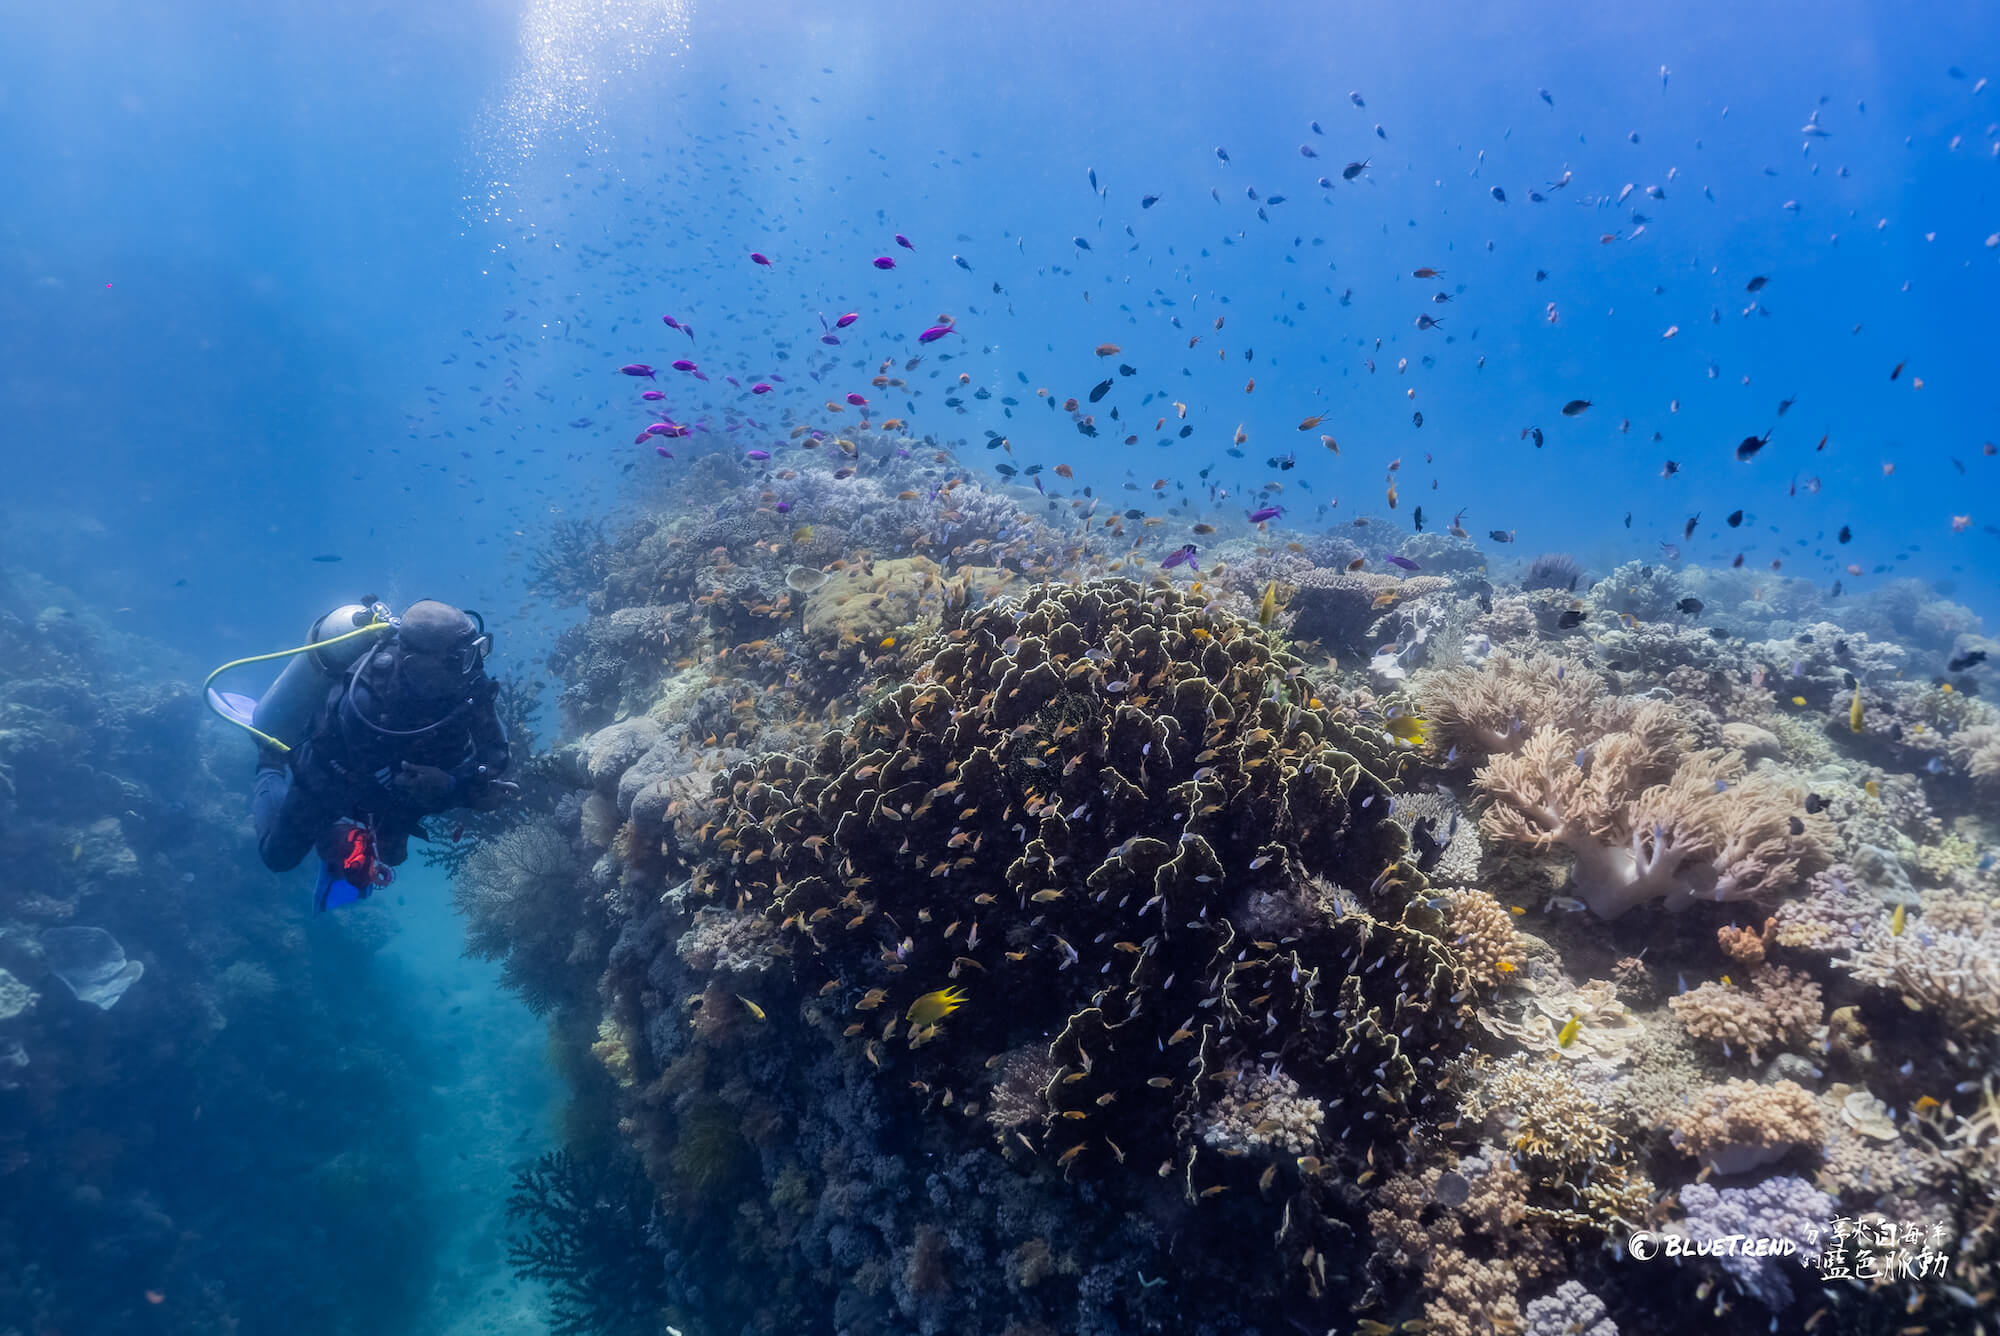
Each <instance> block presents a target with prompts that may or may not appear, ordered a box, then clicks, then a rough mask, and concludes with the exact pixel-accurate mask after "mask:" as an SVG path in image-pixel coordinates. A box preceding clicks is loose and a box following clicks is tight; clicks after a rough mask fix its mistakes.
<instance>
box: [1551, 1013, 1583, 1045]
mask: <svg viewBox="0 0 2000 1336" xmlns="http://www.w3.org/2000/svg"><path fill="white" fill-rule="evenodd" d="M1582 1028H1583V1017H1581V1016H1576V1015H1572V1016H1571V1017H1570V1018H1569V1019H1568V1020H1566V1021H1564V1022H1563V1028H1562V1029H1560V1030H1558V1031H1556V1047H1557V1048H1568V1047H1569V1046H1570V1045H1571V1044H1574V1043H1575V1042H1576V1032H1577V1031H1578V1030H1581V1029H1582Z"/></svg>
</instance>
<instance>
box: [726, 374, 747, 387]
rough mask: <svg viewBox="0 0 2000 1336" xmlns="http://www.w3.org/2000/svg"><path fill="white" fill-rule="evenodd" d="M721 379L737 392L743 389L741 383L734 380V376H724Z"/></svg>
mask: <svg viewBox="0 0 2000 1336" xmlns="http://www.w3.org/2000/svg"><path fill="white" fill-rule="evenodd" d="M723 379H724V380H726V381H728V382H729V383H730V384H731V385H733V386H735V387H736V388H737V389H739V390H740V389H742V388H743V382H742V381H740V380H738V379H736V377H734V376H724V377H723Z"/></svg>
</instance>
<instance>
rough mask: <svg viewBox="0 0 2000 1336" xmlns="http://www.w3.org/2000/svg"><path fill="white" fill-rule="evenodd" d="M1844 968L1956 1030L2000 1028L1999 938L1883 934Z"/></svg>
mask: <svg viewBox="0 0 2000 1336" xmlns="http://www.w3.org/2000/svg"><path fill="white" fill-rule="evenodd" d="M1845 964H1846V965H1847V968H1848V970H1849V971H1850V972H1851V973H1852V974H1853V975H1854V977H1855V978H1857V979H1859V980H1861V981H1862V982H1863V983H1870V984H1874V985H1875V986H1877V987H1879V988H1887V989H1890V990H1891V991H1893V992H1897V993H1900V994H1902V996H1903V997H1904V998H1905V999H1906V1000H1908V1001H1909V1002H1910V1003H1911V1004H1912V1005H1914V1006H1917V1007H1920V1008H1923V1009H1926V1010H1929V1011H1932V1012H1935V1013H1937V1014H1938V1015H1939V1016H1941V1017H1942V1018H1943V1019H1944V1020H1945V1022H1946V1023H1947V1024H1949V1025H1951V1026H1952V1027H1954V1028H1956V1029H1959V1030H1966V1031H1972V1032H1974V1033H1981V1034H1991V1033H1992V1032H1993V1031H1994V1030H1995V1029H2000V938H1995V937H1994V936H1993V935H1992V934H1975V933H1970V932H1956V931H1952V932H1936V931H1931V930H1928V929H1925V930H1919V931H1906V932H1904V933H1902V934H1900V935H1892V934H1890V933H1888V932H1880V933H1876V934H1873V935H1871V936H1870V937H1869V938H1868V939H1867V940H1866V941H1865V942H1864V943H1863V944H1862V945H1861V946H1860V947H1858V948H1857V949H1856V950H1855V951H1854V953H1853V954H1852V955H1851V956H1849V957H1848V959H1847V960H1846V962H1845Z"/></svg>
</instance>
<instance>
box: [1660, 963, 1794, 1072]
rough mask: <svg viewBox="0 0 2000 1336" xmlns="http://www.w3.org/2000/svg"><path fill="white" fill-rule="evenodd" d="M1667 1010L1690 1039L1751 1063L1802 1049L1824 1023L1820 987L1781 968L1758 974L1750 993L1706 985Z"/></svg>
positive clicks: (1672, 1001) (1671, 1002)
mask: <svg viewBox="0 0 2000 1336" xmlns="http://www.w3.org/2000/svg"><path fill="white" fill-rule="evenodd" d="M1753 940H1754V939H1753ZM1667 1005H1668V1006H1669V1007H1671V1008H1672V1009H1673V1013H1674V1015H1675V1016H1676V1017H1677V1018H1679V1020H1680V1023H1681V1024H1682V1025H1684V1026H1686V1027H1687V1032H1688V1033H1689V1034H1691V1035H1693V1036H1694V1037H1695V1038H1697V1039H1704V1040H1707V1041H1708V1042H1709V1043H1712V1044H1719V1045H1721V1046H1722V1054H1723V1056H1724V1057H1729V1056H1732V1055H1733V1054H1739V1053H1740V1054H1743V1055H1745V1056H1747V1057H1748V1059H1749V1060H1750V1061H1751V1062H1753V1063H1754V1062H1757V1061H1759V1060H1760V1055H1761V1056H1763V1057H1768V1056H1769V1055H1770V1054H1771V1052H1772V1050H1773V1049H1774V1048H1783V1047H1791V1048H1798V1047H1802V1046H1803V1045H1804V1044H1805V1043H1806V1042H1807V1041H1808V1040H1810V1039H1811V1038H1812V1036H1813V1033H1814V1032H1815V1031H1816V1030H1818V1029H1819V1027H1820V1025H1821V1023H1822V1022H1823V1021H1824V1020H1825V1008H1824V1006H1823V1005H1822V1004H1821V1002H1820V993H1819V985H1818V984H1817V983H1814V982H1813V981H1812V980H1811V979H1810V978H1808V977H1807V976H1805V975H1803V974H1800V973H1799V972H1798V971H1796V970H1790V969H1786V968H1785V967H1784V966H1783V965H1767V966H1764V967H1763V968H1761V969H1757V970H1755V971H1754V972H1752V974H1751V975H1750V984H1749V987H1747V988H1730V987H1727V986H1725V985H1723V984H1721V983H1717V982H1709V983H1704V984H1702V985H1701V986H1700V987H1699V988H1695V989H1693V990H1691V991H1689V992H1686V993H1682V994H1680V995H1679V996H1677V997H1670V998H1668V999H1667Z"/></svg>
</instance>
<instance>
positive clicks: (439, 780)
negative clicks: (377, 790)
mask: <svg viewBox="0 0 2000 1336" xmlns="http://www.w3.org/2000/svg"><path fill="white" fill-rule="evenodd" d="M375 778H376V781H377V782H378V783H381V784H382V785H384V786H385V787H387V788H392V789H394V790H396V792H398V793H400V794H402V795H403V796H404V797H405V798H408V799H409V800H410V801H412V802H414V803H416V804H417V805H418V806H420V807H431V806H435V805H436V804H438V803H441V802H443V801H444V800H445V798H446V797H448V796H449V795H450V793H451V791H452V790H453V789H454V788H456V787H458V781H457V780H455V779H453V778H452V777H451V772H450V771H448V770H440V769H438V768H437V767H436V766H434V765H415V764H413V763H411V762H409V761H403V762H401V763H400V764H399V765H398V766H397V767H396V768H395V769H394V770H391V769H390V767H388V766H384V767H382V769H380V770H378V771H376V772H375Z"/></svg>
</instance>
